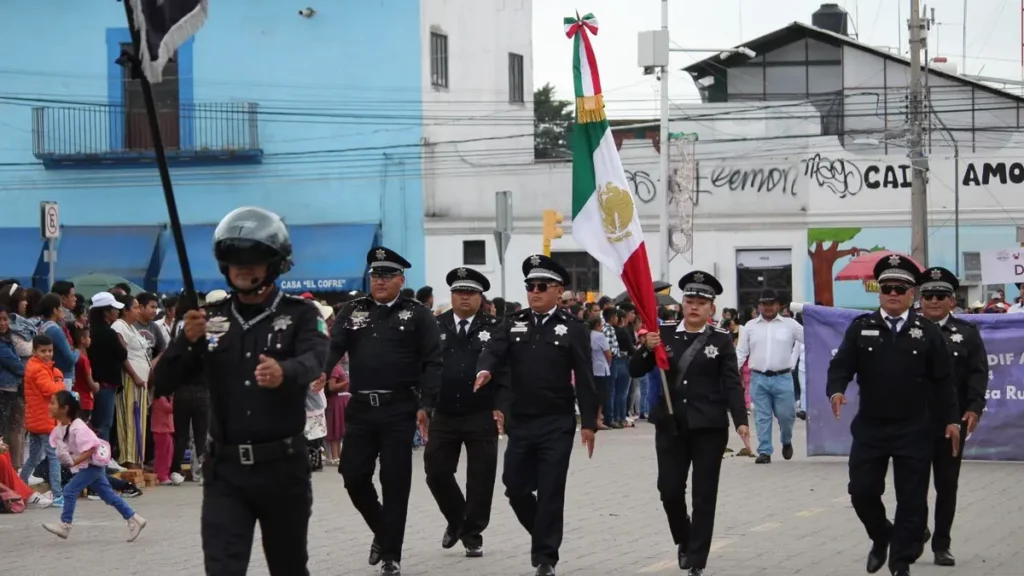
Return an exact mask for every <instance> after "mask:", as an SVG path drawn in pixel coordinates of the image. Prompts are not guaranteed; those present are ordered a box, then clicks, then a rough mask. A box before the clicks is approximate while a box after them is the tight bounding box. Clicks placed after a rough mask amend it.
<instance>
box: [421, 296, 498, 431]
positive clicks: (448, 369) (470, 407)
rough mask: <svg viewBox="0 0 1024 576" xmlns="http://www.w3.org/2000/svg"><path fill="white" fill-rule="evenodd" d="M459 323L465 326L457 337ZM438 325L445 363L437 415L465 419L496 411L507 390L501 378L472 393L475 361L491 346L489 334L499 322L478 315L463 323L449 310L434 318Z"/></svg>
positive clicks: (495, 378)
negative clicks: (499, 400) (463, 330)
mask: <svg viewBox="0 0 1024 576" xmlns="http://www.w3.org/2000/svg"><path fill="white" fill-rule="evenodd" d="M462 322H465V324H464V326H465V333H464V334H460V331H461V329H460V325H461V324H462ZM437 324H438V327H439V329H440V331H441V349H442V356H443V359H444V362H443V366H444V367H443V369H442V374H441V390H440V392H439V394H438V400H437V406H436V409H437V411H438V412H443V413H445V414H451V415H455V416H465V415H468V414H472V413H475V412H479V411H481V410H488V411H490V410H496V409H498V406H499V403H498V395H499V394H500V393H502V391H503V390H502V389H503V388H504V387H505V386H507V382H505V381H504V380H505V378H504V377H503V376H504V374H501V373H499V374H494V375H493V376H494V378H493V380H492V382H491V383H490V384H488V385H487V386H484V387H483V388H481V389H480V390H477V391H476V392H473V384H474V382H475V381H476V363H477V360H478V359H479V357H480V353H481V352H483V350H484V348H485V347H486V345H487V343H488V342H490V340H491V333H492V332H493V331H494V330H495V329H496V328H497V327H498V319H497V318H495V317H494V316H491V315H490V314H486V313H484V312H478V313H476V314H475V315H473V316H471V317H469V318H466V319H465V320H462V319H460V318H459V317H458V316H456V315H455V312H454V311H452V310H448V311H447V312H445V313H444V314H441V315H440V316H438V317H437Z"/></svg>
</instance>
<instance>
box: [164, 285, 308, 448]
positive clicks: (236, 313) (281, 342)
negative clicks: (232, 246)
mask: <svg viewBox="0 0 1024 576" xmlns="http://www.w3.org/2000/svg"><path fill="white" fill-rule="evenodd" d="M204 309H205V310H206V317H207V323H206V336H205V337H203V338H200V339H199V340H198V341H196V342H194V343H190V342H189V341H188V340H187V339H186V338H185V334H184V331H183V330H182V331H179V334H178V336H177V338H175V339H174V341H173V342H172V343H171V345H170V346H168V347H167V350H166V351H165V352H164V354H163V356H161V357H160V361H159V362H157V364H156V367H155V368H154V369H153V384H154V387H155V395H156V396H167V395H170V394H173V393H174V390H175V389H176V388H177V387H178V386H179V385H180V384H182V383H185V382H189V381H195V380H196V379H197V378H198V377H200V375H203V376H205V380H206V382H208V385H209V387H210V405H211V410H212V419H211V423H210V435H211V436H212V437H213V439H214V440H215V441H216V442H219V443H223V444H229V445H238V444H260V443H264V442H272V441H275V440H283V439H286V438H292V437H294V436H298V435H300V434H302V432H303V430H304V429H305V426H306V395H307V394H308V393H309V387H310V384H312V383H313V382H314V381H315V380H316V379H317V378H319V377H320V375H321V374H322V373H323V372H324V361H325V360H326V358H327V335H326V334H325V333H324V329H325V326H324V322H323V319H322V317H321V316H320V311H319V310H318V309H317V307H316V306H314V305H313V303H312V302H309V301H307V300H305V299H303V298H298V297H295V296H289V295H287V294H284V293H281V292H277V291H275V294H273V295H272V296H271V297H270V300H268V301H267V303H266V304H265V305H260V306H252V305H244V304H241V305H239V304H236V301H235V296H234V295H232V296H231V297H230V298H227V299H225V300H223V301H221V302H217V303H215V304H210V305H207V306H206V307H205V308H204ZM261 355H262V356H267V357H270V358H273V359H275V360H277V362H278V364H280V366H281V370H282V371H283V372H284V382H282V384H281V385H280V386H278V387H277V388H262V387H260V386H259V385H257V383H256V375H255V374H256V366H258V365H259V363H260V359H259V357H260V356H261Z"/></svg>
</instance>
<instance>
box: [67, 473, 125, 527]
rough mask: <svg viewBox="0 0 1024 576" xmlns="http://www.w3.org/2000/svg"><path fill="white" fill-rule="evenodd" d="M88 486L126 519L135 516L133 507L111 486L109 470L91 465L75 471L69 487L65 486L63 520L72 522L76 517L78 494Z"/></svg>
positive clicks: (68, 522)
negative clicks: (108, 476) (108, 478)
mask: <svg viewBox="0 0 1024 576" xmlns="http://www.w3.org/2000/svg"><path fill="white" fill-rule="evenodd" d="M86 488H88V489H89V490H92V491H93V492H94V493H95V494H96V495H97V496H99V497H100V500H103V501H104V502H106V503H107V505H108V506H113V507H114V508H115V509H116V510H117V512H118V513H119V514H120V515H121V517H122V518H124V519H125V520H127V519H129V518H131V517H132V516H135V511H134V510H132V507H131V506H129V505H128V504H126V503H125V501H124V500H122V499H121V497H120V496H118V495H117V494H116V493H114V489H113V488H111V487H110V481H109V480H107V471H106V470H105V469H103V468H102V467H100V466H93V465H89V466H88V467H86V468H82V469H81V470H79V471H78V472H77V473H75V475H74V476H72V477H71V481H70V482H68V485H67V487H65V488H64V510H63V511H61V513H60V521H61V522H63V523H65V524H71V521H72V520H73V519H74V518H75V504H77V503H78V495H79V494H81V493H82V490H85V489H86Z"/></svg>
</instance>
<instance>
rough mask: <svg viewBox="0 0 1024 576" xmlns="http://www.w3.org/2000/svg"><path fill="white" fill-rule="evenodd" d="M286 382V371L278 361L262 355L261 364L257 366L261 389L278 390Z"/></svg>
mask: <svg viewBox="0 0 1024 576" xmlns="http://www.w3.org/2000/svg"><path fill="white" fill-rule="evenodd" d="M282 382H284V370H282V369H281V365H280V364H278V363H277V360H274V359H273V358H270V357H268V356H264V355H263V354H260V363H259V365H258V366H256V383H257V384H259V385H260V388H277V387H278V386H280V385H281V383H282Z"/></svg>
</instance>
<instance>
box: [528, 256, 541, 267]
mask: <svg viewBox="0 0 1024 576" xmlns="http://www.w3.org/2000/svg"><path fill="white" fill-rule="evenodd" d="M530 264H532V265H534V266H540V256H537V255H536V254H534V255H533V256H530Z"/></svg>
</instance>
